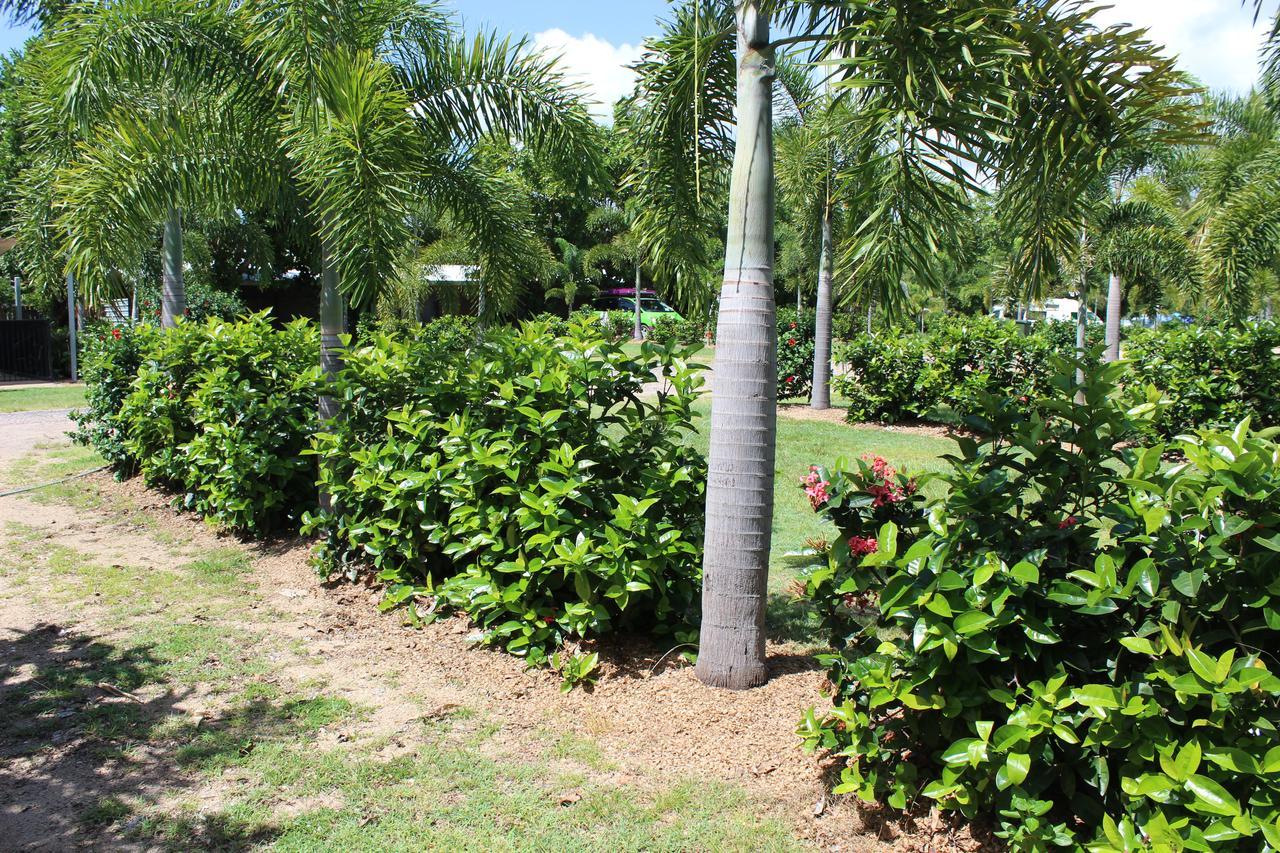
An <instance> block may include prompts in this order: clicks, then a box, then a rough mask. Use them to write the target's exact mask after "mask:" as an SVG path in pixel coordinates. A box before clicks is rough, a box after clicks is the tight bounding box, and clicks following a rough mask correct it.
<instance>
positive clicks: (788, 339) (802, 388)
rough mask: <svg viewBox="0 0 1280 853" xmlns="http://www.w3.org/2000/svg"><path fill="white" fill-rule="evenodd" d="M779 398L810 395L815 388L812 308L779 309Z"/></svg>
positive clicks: (806, 396) (813, 319)
mask: <svg viewBox="0 0 1280 853" xmlns="http://www.w3.org/2000/svg"><path fill="white" fill-rule="evenodd" d="M777 319H778V399H779V400H786V399H788V398H794V397H804V398H808V396H809V394H810V393H811V392H812V391H813V351H814V346H815V344H814V338H815V335H814V323H815V321H816V318H815V317H814V314H813V312H812V311H800V312H797V311H796V310H795V309H794V308H780V309H778V318H777Z"/></svg>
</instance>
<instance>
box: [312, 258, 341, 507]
mask: <svg viewBox="0 0 1280 853" xmlns="http://www.w3.org/2000/svg"><path fill="white" fill-rule="evenodd" d="M346 332H347V305H346V300H344V299H343V297H342V291H341V290H339V289H338V269H337V267H335V266H334V264H333V256H332V254H331V253H330V251H329V243H328V241H327V240H326V239H325V238H324V237H321V238H320V369H321V370H322V371H323V372H324V379H325V381H326V382H332V381H334V380H335V379H337V376H338V371H339V370H341V369H342V336H343V335H345V334H346ZM319 413H320V422H321V424H324V423H326V422H328V421H334V420H337V419H338V416H339V415H340V414H341V410H340V409H339V406H338V401H337V399H335V398H334V397H332V396H331V395H329V394H324V393H322V394H321V395H320V401H319ZM322 428H323V427H322ZM320 506H321V508H322V509H325V510H329V509H332V508H333V498H332V496H331V495H330V494H329V493H328V492H327V491H326V490H324V489H321V490H320Z"/></svg>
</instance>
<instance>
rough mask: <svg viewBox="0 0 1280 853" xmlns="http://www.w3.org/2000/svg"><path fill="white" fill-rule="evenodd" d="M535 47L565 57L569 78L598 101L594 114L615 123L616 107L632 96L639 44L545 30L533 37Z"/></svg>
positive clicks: (641, 49)
mask: <svg viewBox="0 0 1280 853" xmlns="http://www.w3.org/2000/svg"><path fill="white" fill-rule="evenodd" d="M533 39H534V44H535V45H536V46H537V47H538V48H540V49H543V50H546V51H547V53H548V54H550V55H552V56H559V57H560V58H561V63H560V64H561V67H562V68H563V69H564V71H565V75H566V76H567V77H569V78H570V79H572V80H574V81H575V82H579V83H582V84H583V85H584V86H585V87H586V89H587V92H588V93H589V96H590V98H591V99H592V100H593V101H595V103H594V104H592V105H591V112H592V114H593V115H595V116H596V118H598V119H600V120H601V121H606V122H609V121H612V120H613V105H614V103H616V102H617V100H618V99H619V98H621V97H623V96H624V95H629V94H631V90H632V88H633V87H634V86H635V80H636V75H635V72H633V71H632V70H631V69H630V68H628V67H627V66H629V65H631V64H632V63H634V62H635V61H637V60H638V59H639V58H640V54H641V53H642V52H643V48H642V47H640V46H639V45H631V44H621V45H616V46H615V45H614V44H612V43H610V42H607V41H605V40H604V39H602V38H598V37H596V36H594V35H592V34H591V33H585V34H584V35H582V36H581V37H578V36H571V35H569V34H568V33H567V32H565V31H564V30H561V29H552V30H544V31H543V32H540V33H538V34H537V35H535V36H534V37H533Z"/></svg>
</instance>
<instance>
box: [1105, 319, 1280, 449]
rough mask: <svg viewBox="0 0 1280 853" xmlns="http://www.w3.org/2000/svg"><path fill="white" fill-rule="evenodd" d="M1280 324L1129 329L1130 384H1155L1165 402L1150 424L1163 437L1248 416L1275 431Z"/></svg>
mask: <svg viewBox="0 0 1280 853" xmlns="http://www.w3.org/2000/svg"><path fill="white" fill-rule="evenodd" d="M1278 348H1280V326H1278V325H1276V324H1274V323H1263V324H1259V325H1250V326H1243V327H1233V326H1186V325H1183V324H1181V323H1176V324H1170V325H1166V326H1163V327H1161V328H1159V329H1131V330H1129V336H1128V340H1127V341H1126V344H1125V351H1124V357H1125V359H1126V360H1127V361H1128V362H1129V364H1130V368H1129V370H1130V375H1131V377H1132V379H1131V381H1134V382H1135V383H1138V384H1142V385H1148V384H1149V385H1155V386H1156V387H1157V388H1159V389H1160V390H1161V391H1163V392H1164V393H1165V396H1166V397H1167V398H1168V400H1169V405H1168V407H1167V408H1165V410H1164V411H1163V412H1162V413H1161V416H1160V417H1159V419H1157V420H1156V421H1155V423H1154V427H1155V431H1156V432H1157V433H1159V434H1160V435H1163V436H1165V437H1172V436H1176V435H1179V434H1181V433H1184V432H1191V431H1193V430H1195V429H1197V428H1199V427H1201V426H1215V425H1216V426H1223V425H1229V424H1235V423H1238V422H1239V421H1241V420H1243V419H1244V418H1246V417H1249V418H1252V419H1253V421H1254V423H1255V424H1258V425H1262V426H1280V355H1278V354H1277V350H1278Z"/></svg>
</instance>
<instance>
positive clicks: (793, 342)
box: [787, 338, 796, 347]
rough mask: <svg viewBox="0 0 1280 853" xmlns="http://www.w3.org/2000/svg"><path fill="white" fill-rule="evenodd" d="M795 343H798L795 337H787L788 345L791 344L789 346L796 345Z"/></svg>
mask: <svg viewBox="0 0 1280 853" xmlns="http://www.w3.org/2000/svg"><path fill="white" fill-rule="evenodd" d="M795 345H796V339H795V338H787V346H789V347H793V346H795Z"/></svg>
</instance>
